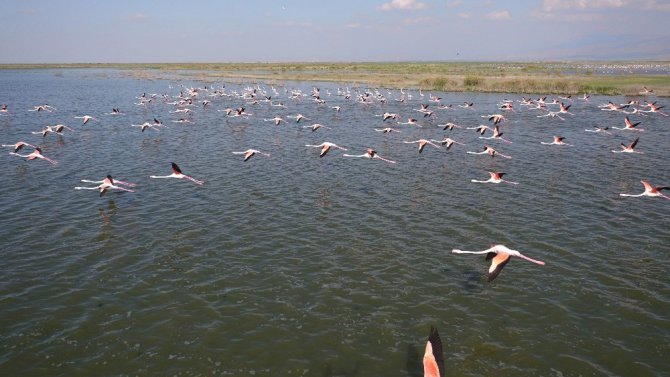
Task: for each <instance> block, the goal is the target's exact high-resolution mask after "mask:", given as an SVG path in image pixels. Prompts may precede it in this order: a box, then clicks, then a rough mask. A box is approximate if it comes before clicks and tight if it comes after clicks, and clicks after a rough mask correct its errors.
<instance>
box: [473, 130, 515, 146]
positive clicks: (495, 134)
mask: <svg viewBox="0 0 670 377" xmlns="http://www.w3.org/2000/svg"><path fill="white" fill-rule="evenodd" d="M502 135H503V133H502V132H500V127H499V126H495V128H494V129H493V136H490V137H483V136H480V137H479V138H480V139H485V140H500V141H503V142H505V143H508V144H512V142H511V141H509V140H507V139H503V138H502Z"/></svg>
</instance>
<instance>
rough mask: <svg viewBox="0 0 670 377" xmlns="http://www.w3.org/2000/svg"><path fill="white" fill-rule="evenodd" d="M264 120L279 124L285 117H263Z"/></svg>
mask: <svg viewBox="0 0 670 377" xmlns="http://www.w3.org/2000/svg"><path fill="white" fill-rule="evenodd" d="M263 120H264V121H266V122H275V126H278V125H279V124H280V123H281V122H283V121H284V119H282V117H280V116H276V117H274V118H272V119H263Z"/></svg>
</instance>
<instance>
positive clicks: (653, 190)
mask: <svg viewBox="0 0 670 377" xmlns="http://www.w3.org/2000/svg"><path fill="white" fill-rule="evenodd" d="M640 182H642V185H643V186H644V192H642V193H641V194H635V195H634V194H619V196H629V197H640V196H660V197H661V198H666V199H670V196H667V195H663V194H661V191H662V190H670V186H655V187H654V186H652V185H651V184H649V182H647V181H640Z"/></svg>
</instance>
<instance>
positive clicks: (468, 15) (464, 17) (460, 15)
mask: <svg viewBox="0 0 670 377" xmlns="http://www.w3.org/2000/svg"><path fill="white" fill-rule="evenodd" d="M458 17H459V18H463V19H468V18H470V13H465V12H462V13H459V14H458Z"/></svg>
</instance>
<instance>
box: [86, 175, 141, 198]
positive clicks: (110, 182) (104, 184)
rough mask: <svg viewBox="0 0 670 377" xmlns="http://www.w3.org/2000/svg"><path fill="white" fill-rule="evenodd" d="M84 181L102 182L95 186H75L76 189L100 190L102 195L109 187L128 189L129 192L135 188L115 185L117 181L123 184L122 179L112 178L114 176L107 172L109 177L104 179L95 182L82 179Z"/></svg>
mask: <svg viewBox="0 0 670 377" xmlns="http://www.w3.org/2000/svg"><path fill="white" fill-rule="evenodd" d="M82 182H91V183H98V182H100V185H98V186H95V187H75V188H74V189H75V190H100V196H103V195H105V193H106V192H107V190H109V189H112V190H120V191H127V192H134V191H133V190H130V189H127V188H124V187H120V186H117V185H115V183H119V184H121V183H122V181H115V180H114V178H112V176H111V175H109V174H107V177H105V179H103V180H102V181H95V182H94V181H89V180H85V179H82ZM123 183H126V182H123ZM132 185H133V186H134V184H132Z"/></svg>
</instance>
